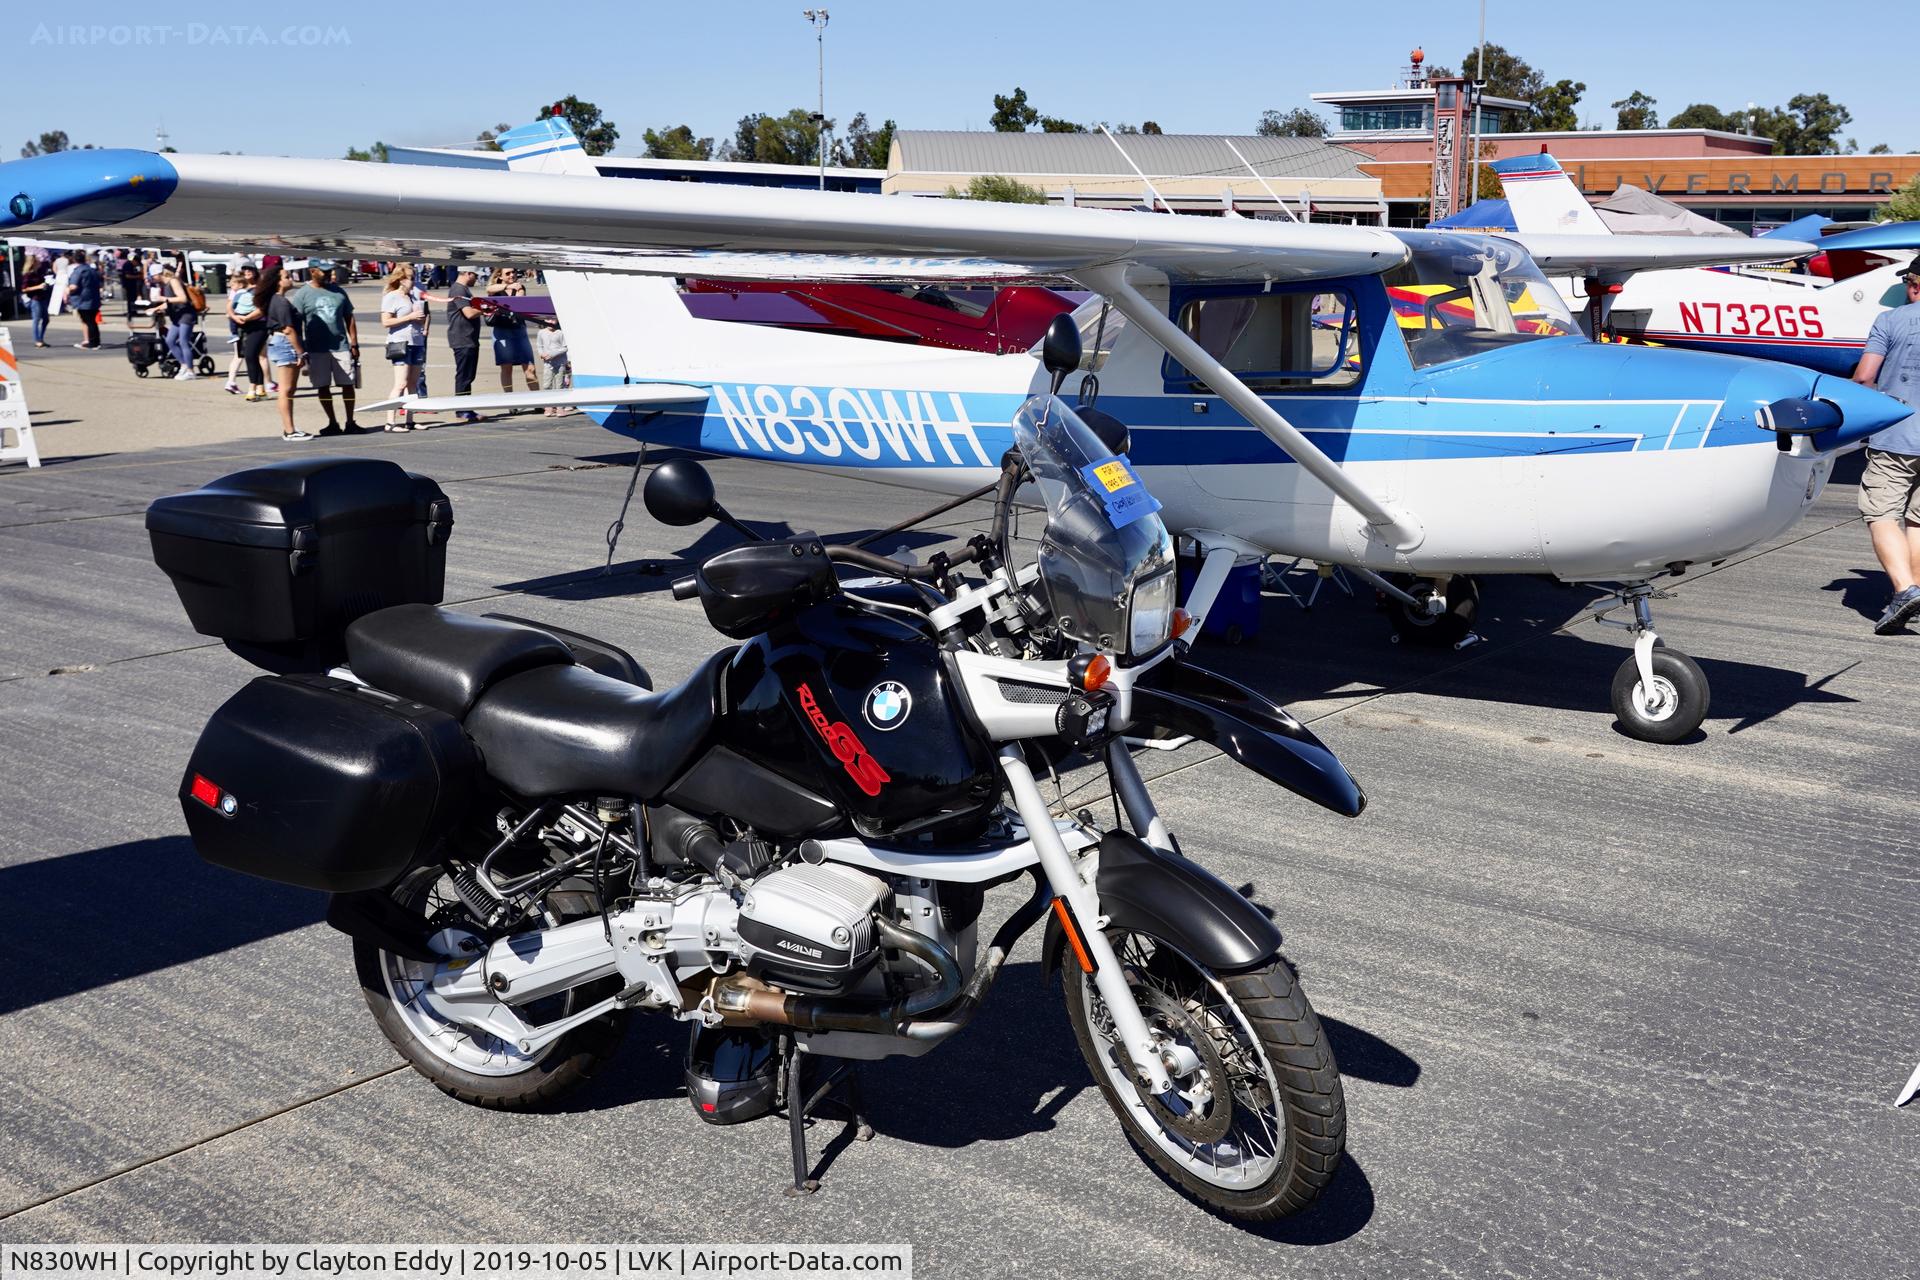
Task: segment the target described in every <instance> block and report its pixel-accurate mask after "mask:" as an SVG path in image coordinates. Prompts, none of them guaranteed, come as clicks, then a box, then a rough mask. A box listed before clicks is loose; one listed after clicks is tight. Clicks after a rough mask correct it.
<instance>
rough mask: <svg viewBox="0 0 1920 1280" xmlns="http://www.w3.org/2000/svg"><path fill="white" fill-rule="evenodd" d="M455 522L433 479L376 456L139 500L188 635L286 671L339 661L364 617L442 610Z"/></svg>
mask: <svg viewBox="0 0 1920 1280" xmlns="http://www.w3.org/2000/svg"><path fill="white" fill-rule="evenodd" d="M452 530H453V505H452V503H450V502H449V501H448V500H447V495H446V494H445V493H443V492H442V491H441V489H440V486H439V485H437V484H435V483H434V482H433V481H432V480H430V479H428V478H427V477H425V476H420V475H414V474H412V473H410V472H407V471H405V470H402V469H401V468H400V467H398V466H396V465H395V464H394V463H391V462H386V461H381V460H377V459H372V458H301V459H298V460H297V461H289V462H281V463H275V464H273V465H271V466H265V467H255V468H253V469H252V470H248V471H237V472H235V473H234V474H232V475H229V476H222V477H221V478H220V479H218V480H215V481H213V482H212V483H211V484H208V485H205V486H203V487H202V488H199V489H195V490H193V491H192V492H190V493H178V494H173V495H172V496H170V497H165V498H160V499H157V500H156V501H155V502H154V503H153V505H152V506H150V507H148V508H147V534H148V536H149V538H150V539H151V540H152V544H153V559H154V563H155V564H157V565H159V566H160V568H161V569H162V570H164V571H165V572H166V574H167V576H168V577H169V578H170V579H172V581H173V586H174V590H175V591H176V592H178V593H179V596H180V603H181V604H183V605H185V606H186V610H187V618H188V620H189V621H191V622H192V623H193V629H194V630H195V631H198V632H200V633H201V634H202V635H209V636H215V637H217V638H219V639H221V640H224V641H226V642H227V644H228V647H230V648H232V649H233V650H234V651H235V652H236V653H239V654H240V655H241V656H243V657H245V658H247V659H248V660H249V661H251V662H253V663H255V664H256V665H258V666H262V667H265V668H267V669H268V670H270V671H281V672H287V671H320V670H325V669H326V668H327V667H329V666H331V665H333V664H334V663H336V662H338V661H339V660H340V656H341V636H342V635H343V633H344V632H345V631H346V628H347V624H349V623H351V622H353V621H354V620H355V619H356V618H359V617H360V616H362V615H363V614H368V613H371V612H373V611H374V610H375V609H384V608H387V607H388V606H390V605H396V604H438V603H439V601H440V598H441V595H442V594H443V591H444V584H445V580H446V564H447V538H448V537H449V536H450V535H451V533H452Z"/></svg>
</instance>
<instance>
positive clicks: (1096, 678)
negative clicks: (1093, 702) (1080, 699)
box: [1080, 653, 1113, 693]
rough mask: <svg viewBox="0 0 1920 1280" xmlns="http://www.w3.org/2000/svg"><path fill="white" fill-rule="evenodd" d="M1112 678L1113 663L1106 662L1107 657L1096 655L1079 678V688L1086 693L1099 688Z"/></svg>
mask: <svg viewBox="0 0 1920 1280" xmlns="http://www.w3.org/2000/svg"><path fill="white" fill-rule="evenodd" d="M1112 676H1113V663H1111V662H1109V661H1107V655H1106V654H1104V653H1096V654H1094V655H1093V657H1092V659H1091V660H1089V661H1088V663H1087V669H1086V671H1085V672H1083V673H1082V674H1081V676H1080V687H1081V688H1082V689H1085V690H1086V691H1087V692H1088V693H1092V692H1093V691H1094V690H1095V689H1098V688H1100V686H1102V685H1104V684H1105V683H1106V682H1107V681H1108V680H1109V679H1111V678H1112Z"/></svg>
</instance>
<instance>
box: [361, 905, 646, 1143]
mask: <svg viewBox="0 0 1920 1280" xmlns="http://www.w3.org/2000/svg"><path fill="white" fill-rule="evenodd" d="M393 898H394V901H395V902H397V903H399V904H400V906H402V907H404V908H405V909H407V910H408V911H412V912H416V913H418V914H420V915H423V916H426V917H428V918H429V919H430V920H431V921H432V922H433V923H434V924H436V925H439V926H441V928H440V929H439V932H438V933H437V934H436V941H437V942H438V941H442V940H444V941H445V943H446V945H447V946H448V948H449V951H450V952H451V950H452V948H453V947H455V946H457V945H458V944H459V943H460V942H467V941H470V942H473V943H477V942H482V941H490V940H487V939H483V938H482V937H481V932H480V929H479V926H477V925H475V924H474V923H473V922H472V920H471V919H470V918H469V917H468V916H467V914H466V912H465V910H464V909H463V908H462V907H461V905H460V900H459V897H458V896H457V895H456V894H455V893H454V892H453V888H452V885H451V884H450V883H449V882H448V881H447V880H446V878H445V873H444V872H442V871H441V869H440V868H438V867H423V868H421V869H420V870H418V871H415V872H413V873H412V874H411V875H409V876H408V877H407V878H406V879H404V880H402V881H401V882H400V884H399V885H398V886H397V887H396V888H395V889H394V891H393ZM353 963H354V967H355V969H357V970H358V971H359V975H360V989H361V994H363V995H364V996H365V997H366V1001H367V1008H368V1009H369V1010H371V1011H372V1013H373V1020H374V1021H375V1022H376V1023H378V1024H379V1026H380V1031H381V1033H382V1034H383V1035H385V1036H386V1037H387V1039H388V1041H389V1042H391V1043H392V1045H393V1047H394V1048H395V1049H397V1050H398V1051H399V1053H400V1056H401V1057H403V1058H405V1059H406V1060H407V1062H408V1064H409V1065H411V1066H412V1067H413V1069H414V1070H415V1071H418V1072H419V1073H420V1074H421V1075H423V1076H425V1077H426V1078H427V1079H429V1080H431V1081H433V1083H434V1085H435V1086H436V1087H437V1088H438V1089H439V1090H440V1091H441V1092H442V1093H445V1094H448V1095H450V1096H452V1097H455V1098H458V1099H459V1100H460V1101H462V1102H468V1103H472V1104H473V1105H474V1106H477V1107H491V1108H494V1109H496V1110H501V1111H535V1110H539V1109H541V1108H543V1107H547V1106H551V1105H552V1104H553V1103H555V1102H556V1101H558V1100H559V1099H560V1098H562V1097H564V1096H566V1095H567V1094H569V1093H572V1092H573V1091H574V1090H575V1089H577V1088H579V1087H580V1086H581V1085H583V1084H585V1083H586V1082H587V1081H588V1080H589V1079H590V1078H592V1076H593V1075H594V1073H595V1072H597V1071H599V1069H600V1068H601V1067H602V1066H603V1065H605V1063H606V1061H607V1060H608V1059H609V1058H611V1057H612V1056H613V1053H614V1050H615V1049H617V1048H618V1047H619V1044H620V1037H621V1035H622V1033H623V1032H624V1031H625V1030H626V1018H625V1016H624V1015H623V1014H619V1013H614V1014H608V1015H607V1016H606V1017H603V1018H595V1019H594V1020H593V1021H592V1022H589V1023H587V1024H586V1025H585V1026H582V1027H576V1028H575V1029H574V1030H572V1031H569V1032H567V1033H566V1034H565V1035H563V1036H561V1037H560V1038H559V1039H557V1040H555V1041H554V1042H553V1043H551V1044H549V1045H546V1046H544V1047H542V1048H539V1049H536V1050H534V1051H533V1052H531V1053H522V1052H521V1051H520V1049H519V1048H518V1047H517V1046H515V1045H512V1044H509V1043H508V1042H507V1041H505V1040H501V1039H499V1038H497V1037H495V1036H491V1035H488V1034H487V1033H486V1032H484V1031H476V1030H471V1029H469V1028H466V1027H462V1026H460V1025H459V1024H457V1023H454V1022H451V1021H448V1020H447V1019H446V1018H444V1017H441V1016H439V1015H438V1014H437V1013H435V1012H434V1010H433V1009H432V1008H431V1007H429V1005H428V1003H427V1002H426V1001H425V1000H423V999H421V992H422V991H423V990H424V989H425V987H426V984H427V983H428V982H429V981H430V980H431V979H432V977H433V966H430V965H425V964H421V963H420V962H418V961H415V960H409V959H407V958H406V957H404V956H397V955H394V954H393V953H391V952H388V951H383V950H381V949H380V948H379V947H376V946H374V945H373V944H372V943H369V942H363V941H361V940H360V939H358V938H356V939H354V943H353ZM606 994H607V993H606V992H604V991H600V990H599V984H595V985H594V986H593V987H590V988H585V989H577V990H575V991H571V992H568V993H566V994H565V995H561V996H554V997H551V999H550V1000H549V1001H535V1002H534V1003H533V1004H531V1005H525V1006H521V1008H522V1011H523V1014H524V1015H525V1016H527V1018H528V1020H529V1021H530V1022H546V1021H550V1020H551V1019H553V1018H557V1017H562V1016H564V1015H565V1014H566V1013H567V1012H568V1011H569V1010H571V1009H572V1008H575V1007H577V1006H576V1003H575V1002H576V1001H578V1002H585V1003H591V1002H592V1001H594V1000H597V999H601V998H604V996H605V995H606Z"/></svg>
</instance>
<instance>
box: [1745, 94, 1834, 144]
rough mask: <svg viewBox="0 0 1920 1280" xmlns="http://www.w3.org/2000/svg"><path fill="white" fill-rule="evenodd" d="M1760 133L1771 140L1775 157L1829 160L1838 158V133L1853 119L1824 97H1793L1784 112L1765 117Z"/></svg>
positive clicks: (1805, 95)
mask: <svg viewBox="0 0 1920 1280" xmlns="http://www.w3.org/2000/svg"><path fill="white" fill-rule="evenodd" d="M1765 118H1766V121H1767V123H1766V124H1765V125H1764V126H1762V128H1761V130H1760V131H1761V132H1762V133H1764V134H1765V135H1766V136H1767V137H1770V138H1772V139H1773V153H1774V154H1775V155H1777V156H1832V155H1839V154H1840V131H1841V130H1842V129H1844V128H1846V127H1847V125H1848V123H1849V122H1850V121H1852V119H1853V112H1851V111H1849V110H1847V109H1846V108H1845V107H1843V106H1841V105H1840V104H1839V103H1837V102H1835V101H1834V100H1833V99H1831V98H1829V97H1828V96H1827V95H1826V94H1824V93H1796V94H1795V95H1794V96H1793V97H1791V98H1789V99H1788V100H1787V106H1786V110H1784V111H1782V110H1780V109H1779V108H1778V107H1776V108H1774V109H1773V111H1771V112H1769V113H1768V114H1767V116H1766V117H1765Z"/></svg>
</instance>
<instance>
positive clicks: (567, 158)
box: [493, 116, 600, 178]
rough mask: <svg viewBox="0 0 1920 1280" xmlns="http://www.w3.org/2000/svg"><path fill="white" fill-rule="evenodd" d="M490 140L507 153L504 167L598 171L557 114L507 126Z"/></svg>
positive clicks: (595, 174)
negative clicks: (507, 127)
mask: <svg viewBox="0 0 1920 1280" xmlns="http://www.w3.org/2000/svg"><path fill="white" fill-rule="evenodd" d="M493 141H494V144H495V145H496V146H498V147H499V148H500V149H501V150H502V151H504V152H506V153H507V168H509V169H511V170H513V171H514V172H515V173H570V174H575V175H578V176H580V177H585V178H597V177H599V176H600V171H599V170H598V169H596V168H595V167H594V164H593V158H592V157H591V156H589V155H588V154H587V153H586V151H585V150H584V149H583V148H582V147H581V146H580V139H579V138H577V137H575V136H574V133H573V126H572V125H570V124H568V123H567V122H566V120H565V119H563V118H562V117H560V116H542V117H541V118H540V119H538V120H535V121H534V122H533V123H532V124H523V125H521V126H520V127H519V128H517V129H509V130H507V131H506V132H505V133H503V134H501V135H500V136H499V137H497V138H495V139H494V140H493Z"/></svg>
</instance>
